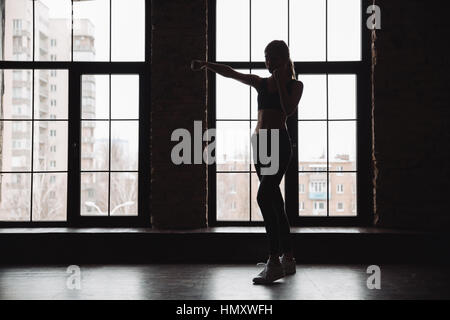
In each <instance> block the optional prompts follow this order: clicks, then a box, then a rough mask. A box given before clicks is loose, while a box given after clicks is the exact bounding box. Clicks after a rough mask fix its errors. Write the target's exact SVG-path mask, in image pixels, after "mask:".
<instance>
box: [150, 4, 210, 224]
mask: <svg viewBox="0 0 450 320" xmlns="http://www.w3.org/2000/svg"><path fill="white" fill-rule="evenodd" d="M206 6H207V4H206V0H190V1H184V0H170V1H167V0H153V1H152V85H151V90H152V100H151V102H152V131H151V138H152V162H153V163H152V194H151V213H152V224H153V226H154V227H156V228H198V227H204V226H205V225H206V204H207V201H206V195H207V193H206V187H207V184H206V165H205V164H195V165H194V164H192V165H179V166H177V165H175V164H173V163H172V161H171V159H170V154H171V150H172V147H173V146H174V145H176V144H177V142H172V141H171V140H170V138H171V134H172V132H173V131H174V130H175V129H177V128H186V129H188V130H189V131H190V132H191V134H192V135H193V132H194V131H193V129H194V121H195V120H200V121H203V125H202V127H203V130H205V128H206V95H205V94H206V78H205V74H204V73H203V72H192V71H191V70H190V61H191V60H192V59H193V58H198V59H203V60H206V54H207V51H206V34H207V30H206V27H207V25H206Z"/></svg>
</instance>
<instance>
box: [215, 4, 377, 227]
mask: <svg viewBox="0 0 450 320" xmlns="http://www.w3.org/2000/svg"><path fill="white" fill-rule="evenodd" d="M251 1H252V0H250V5H251ZM360 1H361V13H360V14H361V48H360V49H361V60H360V61H331V62H329V61H324V62H296V61H294V66H295V72H296V76H298V74H299V73H300V70H301V74H325V75H326V76H327V80H328V75H330V74H354V75H356V95H357V97H356V106H357V107H356V108H357V110H356V120H353V121H356V150H357V154H356V157H357V159H356V163H357V168H356V169H355V170H354V171H335V170H329V171H328V172H327V177H328V176H329V175H331V174H336V173H346V172H349V173H356V179H357V191H356V194H357V198H356V201H357V203H356V207H357V208H358V212H357V213H358V215H357V216H349V217H346V216H331V215H330V216H326V217H315V216H300V215H299V212H300V211H299V206H300V204H299V187H298V185H299V173H300V172H299V168H298V141H297V140H298V122H299V120H298V110H297V111H296V112H295V114H293V115H292V116H291V117H290V118H288V120H287V125H288V127H289V128H290V129H292V130H291V132H290V135H291V138H292V142H293V150H294V156H293V159H292V162H291V164H290V166H289V168H288V169H287V171H286V174H285V190H284V191H285V205H286V212H287V214H288V217H289V221H290V223H291V225H292V226H370V225H371V224H372V220H373V219H372V218H373V189H372V185H371V184H372V178H371V177H372V172H373V168H372V163H371V149H370V146H371V139H372V131H371V117H370V116H371V115H370V112H369V108H368V106H370V105H371V99H370V92H371V91H370V90H371V88H370V84H371V83H370V75H371V57H370V52H371V45H370V36H371V35H370V33H371V30H369V29H368V28H367V25H366V20H367V18H368V16H367V15H366V11H365V8H367V7H368V6H369V5H372V3H371V1H370V0H360ZM216 2H217V1H216V0H208V61H211V62H217V63H224V64H227V65H229V66H231V67H232V68H236V69H250V70H252V69H264V68H265V63H264V62H244V61H217V60H216V8H217V7H216ZM288 8H289V0H288ZM288 10H289V9H288ZM326 23H327V22H326ZM287 24H288V39H289V13H288V21H287ZM250 28H251V26H250ZM250 32H251V29H250ZM250 41H251V40H250ZM288 42H289V40H288ZM288 45H289V43H288ZM217 76H219V75H217ZM215 78H216V75H215V74H214V73H213V72H211V71H209V70H208V71H207V81H208V127H209V128H216V79H215ZM363 106H367V107H366V108H365V107H363ZM237 121H239V120H237ZM242 121H253V120H252V119H251V118H249V119H245V120H242ZM325 121H328V122H331V121H335V120H330V119H328V118H327V119H326V120H325ZM337 121H342V120H337ZM328 141H329V138H328V137H327V144H328ZM252 166H253V164H252ZM253 170H254V169H253V168H251V170H250V171H245V173H248V174H249V180H250V182H249V184H250V190H249V197H250V199H249V202H250V206H249V208H251V203H252V198H251V196H252V190H251V171H253ZM216 171H217V170H216V164H215V163H213V164H209V165H208V190H212V192H208V213H207V214H208V224H209V226H263V225H264V222H263V221H250V219H251V216H252V214H251V212H250V213H249V221H218V220H217V208H216V203H217V202H216V201H217V188H216ZM307 172H309V171H302V173H307ZM243 173H244V172H243ZM311 173H312V171H311ZM327 179H328V178H327ZM330 187H331V183H330V182H329V187H328V189H329V190H328V192H330ZM250 210H251V209H250ZM327 210H329V208H328V209H327Z"/></svg>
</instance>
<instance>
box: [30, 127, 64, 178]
mask: <svg viewBox="0 0 450 320" xmlns="http://www.w3.org/2000/svg"><path fill="white" fill-rule="evenodd" d="M67 127H68V123H67V121H35V122H34V150H33V158H34V160H33V167H34V170H35V171H66V170H67V143H68V142H67V141H68V130H67Z"/></svg>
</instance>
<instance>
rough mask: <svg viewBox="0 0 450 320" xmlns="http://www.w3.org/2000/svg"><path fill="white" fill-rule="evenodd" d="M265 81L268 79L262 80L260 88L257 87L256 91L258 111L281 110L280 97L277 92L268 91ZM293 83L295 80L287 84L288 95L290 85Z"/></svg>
mask: <svg viewBox="0 0 450 320" xmlns="http://www.w3.org/2000/svg"><path fill="white" fill-rule="evenodd" d="M267 79H268V78H262V83H261V86H260V87H259V90H257V91H258V110H261V109H279V110H283V109H282V108H281V102H280V95H279V94H278V91H275V92H269V91H268V89H267ZM293 81H295V79H291V80H290V81H289V82H288V86H287V91H288V92H289V93H290V91H291V84H292V82H293Z"/></svg>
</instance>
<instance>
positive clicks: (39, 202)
mask: <svg viewBox="0 0 450 320" xmlns="http://www.w3.org/2000/svg"><path fill="white" fill-rule="evenodd" d="M66 212H67V173H34V174H33V221H65V220H66V219H67V213H66Z"/></svg>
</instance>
